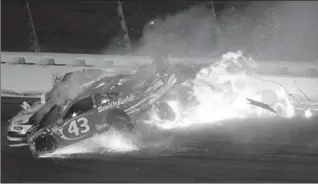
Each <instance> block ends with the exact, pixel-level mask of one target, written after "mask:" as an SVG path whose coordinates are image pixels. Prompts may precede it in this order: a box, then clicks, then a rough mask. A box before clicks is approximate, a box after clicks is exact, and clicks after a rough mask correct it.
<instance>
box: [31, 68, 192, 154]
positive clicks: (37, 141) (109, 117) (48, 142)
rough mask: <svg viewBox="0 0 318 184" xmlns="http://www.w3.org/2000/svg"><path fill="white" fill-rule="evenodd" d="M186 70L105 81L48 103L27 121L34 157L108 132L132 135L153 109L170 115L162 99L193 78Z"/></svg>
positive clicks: (168, 70) (187, 69)
mask: <svg viewBox="0 0 318 184" xmlns="http://www.w3.org/2000/svg"><path fill="white" fill-rule="evenodd" d="M194 77H195V71H192V73H191V72H190V70H189V68H188V67H180V66H178V67H169V68H167V69H166V70H161V71H157V72H156V73H155V74H153V75H151V76H150V78H148V79H146V80H145V79H144V78H143V79H141V78H140V77H138V75H115V76H112V77H104V78H101V79H99V80H96V81H94V82H92V83H91V84H89V85H88V86H87V87H86V88H85V89H84V90H82V92H81V93H79V94H78V95H77V96H76V97H74V98H73V99H69V100H67V101H65V103H63V104H57V103H51V104H50V103H47V104H45V105H44V106H43V107H42V108H41V109H40V110H39V111H38V112H37V113H35V114H34V115H33V116H32V117H31V118H30V121H34V122H35V123H34V126H33V127H32V128H31V129H29V131H28V134H29V137H28V144H29V145H30V149H31V151H32V153H33V154H34V155H39V154H42V153H47V152H53V151H55V150H56V149H57V148H61V147H64V146H67V145H70V144H73V143H75V142H78V141H81V140H84V139H87V138H89V137H91V136H92V135H93V134H96V133H103V132H105V131H107V130H109V129H110V128H114V129H116V130H119V131H131V130H132V129H133V128H134V124H135V120H139V119H141V118H142V117H143V116H144V114H145V113H146V112H148V111H149V110H150V109H152V108H154V107H155V108H156V107H158V108H161V109H162V110H166V111H169V110H170V109H169V106H167V105H163V104H164V103H165V100H164V98H165V95H167V94H168V93H169V91H170V90H171V89H172V88H174V87H175V86H176V85H178V84H180V83H182V82H184V81H186V80H187V79H188V78H194ZM162 107H164V108H162Z"/></svg>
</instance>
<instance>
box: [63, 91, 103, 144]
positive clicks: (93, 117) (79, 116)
mask: <svg viewBox="0 0 318 184" xmlns="http://www.w3.org/2000/svg"><path fill="white" fill-rule="evenodd" d="M99 121H100V116H98V115H97V113H96V108H95V104H94V101H93V99H92V97H91V96H89V97H84V98H82V99H80V100H78V101H77V102H75V103H74V104H72V105H71V106H70V108H69V109H68V110H67V111H66V113H65V115H64V116H63V122H64V123H63V125H62V126H61V127H60V133H61V134H60V138H61V139H63V140H67V141H79V140H82V139H85V138H87V137H89V136H91V135H92V134H93V133H95V131H96V124H98V123H99Z"/></svg>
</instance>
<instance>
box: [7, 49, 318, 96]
mask: <svg viewBox="0 0 318 184" xmlns="http://www.w3.org/2000/svg"><path fill="white" fill-rule="evenodd" d="M169 60H170V61H171V62H186V63H189V64H207V63H212V62H213V61H215V60H216V59H213V58H169ZM151 62H152V61H151V59H150V58H149V57H139V56H118V55H92V54H56V53H37V54H35V53H17V52H1V63H2V64H1V86H2V89H6V90H13V91H14V93H16V94H22V93H25V92H30V91H31V92H32V91H34V92H37V93H38V92H46V91H48V90H50V89H51V87H52V78H53V77H56V76H62V75H64V74H65V73H67V72H71V71H76V70H81V69H83V68H98V69H103V70H104V71H106V72H108V73H109V75H113V74H116V73H122V72H128V73H129V72H130V71H131V70H132V69H131V67H136V66H138V65H143V64H150V63H151ZM257 64H258V65H259V66H258V71H257V73H258V75H259V77H260V78H262V79H264V80H272V81H274V82H277V83H280V84H283V85H284V86H285V87H286V88H287V89H288V90H289V91H290V92H291V93H294V94H295V93H297V94H300V95H302V94H301V92H300V90H299V88H300V89H301V91H302V92H305V93H306V94H309V96H311V98H316V96H318V63H317V62H279V61H258V63H257ZM295 81H296V83H297V86H296V85H295ZM260 84H261V83H260ZM6 95H7V96H8V95H9V96H10V94H9V93H4V92H2V96H6ZM11 95H12V94H11ZM31 96H32V95H31ZM317 100H318V99H317Z"/></svg>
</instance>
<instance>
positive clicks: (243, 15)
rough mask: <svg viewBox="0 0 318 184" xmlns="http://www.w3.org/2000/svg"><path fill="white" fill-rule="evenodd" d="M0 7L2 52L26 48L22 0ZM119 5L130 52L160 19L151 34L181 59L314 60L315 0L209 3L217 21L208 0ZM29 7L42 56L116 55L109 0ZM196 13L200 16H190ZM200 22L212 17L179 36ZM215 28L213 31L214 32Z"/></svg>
mask: <svg viewBox="0 0 318 184" xmlns="http://www.w3.org/2000/svg"><path fill="white" fill-rule="evenodd" d="M1 2H2V6H1V7H2V9H1V13H2V15H1V16H2V20H1V28H2V29H1V42H2V43H1V47H2V51H21V52H22V51H32V49H31V45H32V44H31V41H30V30H29V29H28V13H27V9H26V6H25V1H24V0H5V1H1ZM122 3H123V11H124V14H125V19H126V23H127V27H128V30H129V36H130V38H131V40H132V45H133V48H134V49H135V50H136V49H137V48H138V49H140V48H141V47H142V46H141V45H142V44H141V43H140V42H141V40H142V38H143V37H147V36H145V35H146V34H147V35H148V36H149V34H148V33H145V29H146V28H145V25H146V24H148V23H149V22H150V21H151V20H155V19H165V20H163V21H160V22H161V23H160V24H158V25H156V26H157V27H156V30H159V29H160V27H163V29H165V31H166V32H165V33H161V34H164V35H167V31H168V32H169V31H170V32H169V35H170V36H171V34H173V36H172V37H168V36H166V37H167V39H168V40H170V41H171V40H173V42H176V40H178V41H180V40H181V41H183V42H186V43H187V46H185V47H184V48H186V49H183V50H182V49H181V47H180V45H178V44H174V46H171V44H170V46H169V50H170V52H171V54H172V55H178V54H179V55H182V53H188V51H189V50H191V52H192V54H193V55H209V53H223V52H227V51H235V50H237V49H243V50H244V51H246V52H247V53H249V54H251V55H252V56H253V58H258V59H268V60H273V59H275V60H307V61H316V60H317V57H318V54H317V53H318V52H317V49H318V39H317V34H316V33H317V32H318V24H317V22H318V21H317V18H318V13H317V11H316V9H317V7H318V6H317V4H318V3H316V2H300V1H299V2H296V1H295V2H289V3H288V2H275V1H273V2H271V1H268V2H262V1H259V2H256V1H255V2H253V1H247V2H238V1H216V2H214V6H215V9H216V18H217V20H216V21H217V22H215V21H214V20H211V17H212V18H213V14H212V11H211V6H209V1H203V0H200V1H195V0H192V1H189V0H184V1H181V0H170V1H169V0H161V1H158V0H156V1H155V0H148V1H147V0H143V1H141V0H139V1H138V0H135V1H122ZM202 3H205V4H204V5H203V7H204V11H202V15H198V14H196V15H192V14H190V13H187V12H186V11H187V9H188V8H190V7H192V6H193V5H198V4H201V5H202ZM29 4H30V7H31V12H32V17H33V21H34V25H35V29H36V34H37V37H38V41H39V46H40V49H41V52H60V53H65V52H70V53H96V54H99V53H119V52H123V51H122V50H123V49H124V44H123V33H122V32H121V29H120V23H119V17H118V14H117V10H116V6H117V3H116V2H115V1H106V0H104V1H103V0H98V1H95V0H91V1H90V0H77V1H75V0H64V1H63V0H56V1H41V0H29ZM179 12H183V14H188V15H187V16H188V17H190V19H191V20H189V19H187V18H185V17H187V16H185V15H180V16H179V17H178V14H179ZM184 12H185V13H184ZM182 16H184V17H183V18H182ZM195 16H197V17H199V18H193V17H195ZM171 17H172V20H173V21H174V22H173V23H172V24H173V26H174V28H173V29H172V28H171V30H167V29H170V27H171V26H169V25H171V21H170V23H165V22H166V20H169V19H171ZM180 17H181V18H180ZM205 19H206V20H208V19H209V20H211V21H210V23H211V24H209V25H210V27H209V31H208V33H209V34H208V35H207V33H206V32H204V36H202V35H203V33H202V30H200V31H199V32H196V33H195V34H197V35H199V36H197V35H196V36H195V38H191V41H189V38H188V37H187V36H184V35H186V34H185V33H189V34H190V33H191V31H193V30H192V29H196V28H197V26H198V25H196V22H198V20H205ZM205 23H206V22H205ZM176 24H178V25H179V26H175V25H176ZM161 25H162V26H161ZM191 25H193V26H191ZM216 25H218V26H219V28H220V32H221V33H220V34H216V31H215V30H216V29H215V28H216ZM146 27H147V26H146ZM181 30H182V31H181ZM161 31H162V30H161ZM146 32H147V31H146ZM148 32H149V31H148ZM157 32H158V31H157ZM157 35H158V34H157ZM154 37H156V36H154ZM177 37H178V39H176V38H177ZM171 38H173V39H171ZM194 40H195V41H194ZM147 42H148V40H147ZM171 42H172V41H171ZM177 50H178V52H177ZM180 50H182V51H180Z"/></svg>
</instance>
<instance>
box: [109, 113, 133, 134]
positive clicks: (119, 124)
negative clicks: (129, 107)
mask: <svg viewBox="0 0 318 184" xmlns="http://www.w3.org/2000/svg"><path fill="white" fill-rule="evenodd" d="M106 123H108V124H109V125H110V127H112V128H115V129H116V130H118V131H128V132H130V131H132V130H133V129H134V124H133V122H132V120H131V118H130V117H129V115H128V114H127V113H126V112H124V111H122V110H120V109H113V110H111V111H110V112H108V113H107V116H106Z"/></svg>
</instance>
